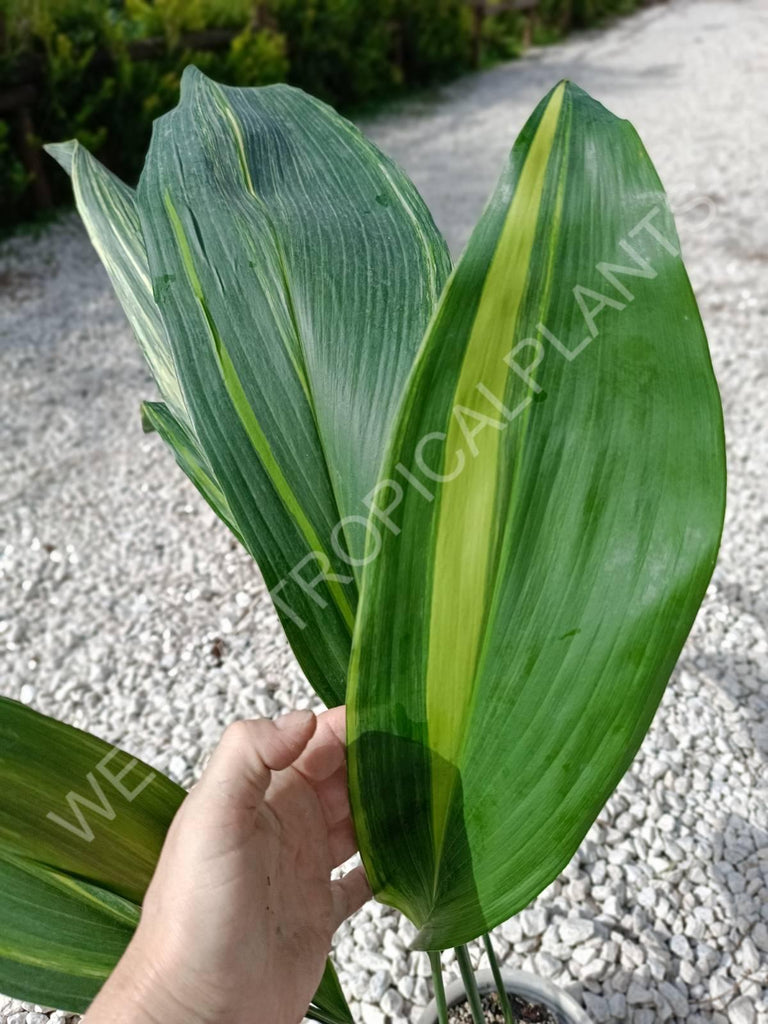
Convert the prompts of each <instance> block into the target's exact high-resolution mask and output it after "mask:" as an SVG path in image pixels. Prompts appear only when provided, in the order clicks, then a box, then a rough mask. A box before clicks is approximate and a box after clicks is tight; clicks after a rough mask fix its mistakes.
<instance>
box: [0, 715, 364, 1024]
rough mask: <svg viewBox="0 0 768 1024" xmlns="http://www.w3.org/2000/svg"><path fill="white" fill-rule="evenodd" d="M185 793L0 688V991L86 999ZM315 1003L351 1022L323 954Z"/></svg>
mask: <svg viewBox="0 0 768 1024" xmlns="http://www.w3.org/2000/svg"><path fill="white" fill-rule="evenodd" d="M184 796H185V792H184V790H183V789H182V788H181V787H180V786H177V785H176V784H175V783H174V782H172V781H171V780H170V779H168V778H166V777H165V776H164V775H162V774H161V773H160V772H157V771H154V770H153V769H152V768H150V767H149V766H148V765H146V764H144V763H142V762H141V761H138V760H137V759H135V758H132V757H130V755H128V754H126V753H124V752H123V751H121V750H118V749H117V748H116V747H112V746H110V745H109V744H108V743H105V742H104V741H103V740H100V739H97V738H96V737H95V736H91V735H89V734H88V733H85V732H81V731H80V730H79V729H74V728H72V727H71V726H68V725H64V724H62V723H61V722H56V721H54V719H52V718H47V717H46V716H44V715H41V714H39V713H38V712H36V711H33V710H32V709H31V708H28V707H25V706H24V705H23V704H17V703H15V702H14V701H11V700H8V699H6V698H4V697H0V921H2V930H1V933H0V992H4V993H6V994H8V995H11V996H14V997H15V998H18V999H24V1000H27V1001H29V1002H35V1003H40V1004H42V1005H44V1006H57V1007H60V1008H62V1009H65V1010H69V1011H71V1012H76V1013H83V1012H84V1011H85V1010H86V1009H87V1008H88V1006H89V1004H90V1002H91V1001H92V999H93V998H94V996H95V995H96V993H97V992H98V990H99V989H100V988H101V986H102V984H103V983H104V981H105V980H106V979H107V977H108V976H109V974H110V972H111V971H112V969H113V968H114V967H115V965H116V963H117V961H118V960H119V959H120V957H121V956H122V953H123V951H124V950H125V947H126V946H127V944H128V942H129V941H130V938H131V936H132V935H133V932H134V930H135V928H136V925H137V924H138V921H139V913H140V904H141V901H142V899H143V896H144V892H145V890H146V887H147V885H148V884H149V880H150V879H151V877H152V874H153V872H154V868H155V864H156V862H157V858H158V856H159V853H160V849H161V847H162V844H163V840H164V838H165V833H166V831H167V829H168V826H169V825H170V823H171V820H172V819H173V816H174V814H175V813H176V811H177V809H178V807H179V805H180V804H181V802H182V800H183V799H184ZM311 1010H312V1013H313V1015H314V1016H315V1019H317V1020H321V1021H325V1022H327V1024H351V1020H352V1018H351V1016H350V1013H349V1008H348V1007H347V1004H346V1002H345V1000H344V996H343V994H342V992H341V988H340V986H339V983H338V979H337V978H336V974H335V971H334V970H333V966H332V964H331V963H330V961H328V963H327V965H326V970H325V974H324V976H323V980H322V982H321V985H320V987H319V989H318V991H317V993H316V995H315V998H314V1000H313V1004H312V1007H311Z"/></svg>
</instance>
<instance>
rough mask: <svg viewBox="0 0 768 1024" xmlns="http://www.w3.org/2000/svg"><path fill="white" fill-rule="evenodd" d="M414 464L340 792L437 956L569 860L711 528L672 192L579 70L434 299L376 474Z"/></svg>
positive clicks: (707, 455)
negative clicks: (581, 81)
mask: <svg viewBox="0 0 768 1024" xmlns="http://www.w3.org/2000/svg"><path fill="white" fill-rule="evenodd" d="M400 467H404V468H405V469H406V470H407V472H408V473H410V474H411V477H412V479H413V480H414V481H415V482H416V483H418V486H415V485H409V486H405V484H403V498H402V501H401V503H400V505H399V507H398V508H397V510H395V511H393V510H390V512H389V516H390V518H391V521H392V525H393V528H394V529H393V530H389V529H387V530H384V529H382V530H380V537H381V550H380V552H379V554H378V557H377V558H375V559H373V560H372V561H371V562H370V563H369V564H368V565H367V566H366V569H365V575H364V579H363V586H362V598H361V603H360V607H359V612H358V619H357V623H356V631H355V637H354V642H353V654H352V659H351V663H350V678H349V688H348V724H347V730H348V743H349V746H350V750H349V771H350V792H351V797H352V803H353V810H354V817H355V824H356V828H357V834H358V840H359V843H360V848H361V852H362V855H363V860H364V863H365V866H366V869H367V871H368V877H369V879H370V880H371V883H372V885H373V888H374V891H375V892H376V893H377V895H378V897H379V898H380V899H382V900H383V901H384V902H387V903H391V904H392V905H394V906H396V907H399V908H400V909H401V910H403V911H404V912H405V913H406V914H408V916H409V917H410V918H411V919H412V920H413V921H414V922H415V923H416V925H417V926H418V927H419V928H420V933H419V935H418V937H417V940H416V945H417V946H418V947H420V948H442V947H446V946H455V945H458V944H460V943H463V942H465V941H467V940H469V939H472V938H474V937H476V936H478V935H480V934H481V933H483V932H485V931H488V930H489V929H490V928H491V927H493V926H495V925H496V924H498V923H499V922H500V921H502V920H504V919H506V918H508V917H509V916H510V915H512V914H514V913H516V912H517V911H519V910H520V909H522V908H523V907H524V906H526V904H528V903H529V902H530V901H531V900H532V899H533V898H534V897H535V896H536V895H537V894H538V893H539V892H541V890H542V889H543V888H545V886H546V885H547V884H549V882H551V881H552V880H553V879H554V878H555V877H556V876H557V874H558V873H559V872H560V871H561V870H562V869H563V867H564V866H565V865H566V864H567V862H568V861H569V859H570V858H571V856H572V855H573V853H574V852H575V850H576V848H577V846H578V844H579V843H580V841H581V839H582V838H583V836H584V834H585V833H586V831H587V829H588V828H589V826H590V824H591V823H592V821H593V820H594V819H595V817H596V816H597V814H598V813H599V811H600V808H601V807H602V806H603V804H604V802H605V800H606V798H607V797H608V796H609V794H610V793H611V791H612V790H613V788H614V787H615V786H616V784H617V783H618V781H619V779H620V778H621V776H622V774H623V773H624V772H625V771H626V769H627V767H628V765H629V763H630V762H631V760H632V758H633V756H634V754H635V752H636V751H637V748H638V746H639V744H640V742H641V740H642V738H643V736H644V734H645V732H646V730H647V729H648V726H649V724H650V722H651V719H652V717H653V714H654V712H655V710H656V707H657V705H658V702H659V700H660V698H661V695H662V693H663V690H664V687H665V685H666V682H667V680H668V678H669V675H670V673H671V671H672V668H673V666H674V664H675V661H676V659H677V656H678V654H679V652H680V649H681V646H682V644H683V642H684V640H685V637H686V635H687V633H688V631H689V629H690V626H691V623H692V621H693V618H694V616H695V614H696V610H697V608H698V606H699V603H700V601H701V599H702V596H703V594H704V591H705V589H706V585H707V582H708V580H709V577H710V574H711V572H712V569H713V566H714V563H715V557H716V553H717V548H718V544H719V538H720V531H721V527H722V520H723V510H724V494H725V460H724V446H723V426H722V413H721V408H720V401H719V396H718V392H717V386H716V383H715V380H714V376H713V373H712V368H711V364H710V358H709V353H708V350H707V344H706V338H705V335H704V330H703V327H702V324H701V320H700V317H699V313H698V310H697V307H696V303H695V300H694V297H693V294H692V291H691V287H690V284H689V281H688V278H687V276H686V273H685V269H684V267H683V264H682V261H681V258H680V255H679V242H678V240H677V236H676V233H675V228H674V224H673V221H672V218H671V215H670V213H669V210H668V205H667V201H666V197H665V195H664V192H663V189H662V186H661V184H660V182H659V180H658V177H657V175H656V172H655V170H654V168H653V166H652V164H651V162H650V160H649V158H648V156H647V154H646V153H645V150H644V149H643V146H642V144H641V142H640V140H639V138H638V136H637V134H636V133H635V131H634V129H633V128H632V126H631V125H630V124H629V123H628V122H626V121H622V120H619V119H617V118H616V117H614V116H613V115H612V114H610V113H609V112H608V111H607V110H605V108H603V107H602V106H601V105H600V104H599V103H597V102H595V101H594V100H592V99H591V98H590V97H589V96H587V95H586V94H585V93H584V92H582V91H581V90H580V89H577V88H576V87H575V86H573V85H571V84H569V83H561V84H560V85H559V86H557V87H556V88H555V89H554V90H553V91H552V92H551V93H550V94H549V95H548V96H547V97H546V98H545V99H544V100H543V101H542V103H541V104H540V105H539V106H538V107H537V109H536V111H535V112H534V114H533V115H532V117H531V119H530V120H529V122H528V123H527V124H526V126H525V128H524V129H523V131H522V133H521V135H520V137H519V139H518V141H517V143H516V144H515V147H514V149H513V150H512V153H511V155H510V159H509V163H508V165H507V166H506V168H505V169H504V172H503V173H502V176H501V179H500V181H499V184H498V186H497V188H496V191H495V192H494V194H493V196H492V197H491V200H490V202H489V204H488V206H487V208H486V210H485V212H484V213H483V216H482V218H481V220H480V222H479V223H478V225H477V227H476V229H475V231H474V233H473V235H472V238H471V240H470V242H469V245H468V247H467V249H466V251H465V253H464V255H463V257H462V259H461V261H460V263H459V265H458V266H457V267H456V269H455V270H454V273H453V275H452V277H451V280H450V282H449V284H448V286H447V288H446V290H445V292H444V293H443V296H442V299H441V303H440V306H439V309H438V311H437V313H436V315H435V317H434V319H433V320H432V323H431V326H430V329H429V332H428V334H427V337H426V339H425V342H424V345H423V347H422V349H421V351H420V354H419V357H418V361H417V364H416V366H415V369H414V372H413V375H412V377H411V379H410V381H409V384H408V389H407V394H406V397H405V400H404V403H403V406H402V409H401V413H400V415H399V417H398V421H397V425H396V429H395V434H394V438H393V441H392V444H391V446H390V451H389V455H388V456H387V459H386V461H385V464H384V468H383V471H382V478H381V479H382V486H383V483H384V482H385V481H387V480H392V481H398V480H399V481H400V482H401V483H403V479H404V477H403V474H402V472H401V469H400ZM438 478H439V479H438ZM425 495H426V496H425ZM395 530H397V531H399V532H397V533H396V532H394V531H395Z"/></svg>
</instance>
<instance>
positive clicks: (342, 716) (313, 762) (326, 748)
mask: <svg viewBox="0 0 768 1024" xmlns="http://www.w3.org/2000/svg"><path fill="white" fill-rule="evenodd" d="M345 735H346V708H343V707H340V708H332V709H331V710H330V711H324V712H323V713H322V714H321V715H318V718H317V729H316V731H315V735H314V736H313V737H312V740H311V742H310V743H309V744H307V749H306V750H305V751H304V753H303V754H302V755H301V757H299V758H298V759H297V761H296V765H295V767H296V768H297V769H298V771H300V772H301V774H302V775H303V776H304V777H305V779H306V780H307V781H308V782H311V783H312V785H316V784H317V783H318V782H323V781H324V780H325V779H327V778H328V777H329V776H331V775H333V774H334V773H335V772H336V771H338V769H339V768H340V767H341V766H342V765H343V764H345V763H346V756H347V752H346V747H345Z"/></svg>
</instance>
